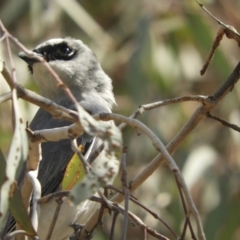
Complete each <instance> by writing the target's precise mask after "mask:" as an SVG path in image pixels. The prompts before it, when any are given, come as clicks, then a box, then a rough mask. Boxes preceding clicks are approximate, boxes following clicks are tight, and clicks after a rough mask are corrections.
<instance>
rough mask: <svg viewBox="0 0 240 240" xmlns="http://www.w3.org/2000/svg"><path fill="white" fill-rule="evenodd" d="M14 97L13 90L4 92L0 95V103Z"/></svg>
mask: <svg viewBox="0 0 240 240" xmlns="http://www.w3.org/2000/svg"><path fill="white" fill-rule="evenodd" d="M11 99H12V92H7V93H3V94H2V95H0V103H3V102H6V101H8V100H11Z"/></svg>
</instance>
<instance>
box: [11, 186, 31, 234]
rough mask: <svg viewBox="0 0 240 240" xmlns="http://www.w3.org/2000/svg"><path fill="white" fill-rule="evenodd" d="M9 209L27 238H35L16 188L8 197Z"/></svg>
mask: <svg viewBox="0 0 240 240" xmlns="http://www.w3.org/2000/svg"><path fill="white" fill-rule="evenodd" d="M9 209H10V212H11V213H12V215H13V217H14V218H15V220H16V221H17V223H18V224H19V226H20V227H21V228H22V229H23V230H25V231H26V232H27V234H28V235H29V236H35V235H36V232H35V230H34V229H33V226H32V224H31V221H30V218H29V216H28V213H27V211H26V208H25V207H24V205H23V202H22V198H21V193H20V190H19V189H18V188H17V187H16V186H15V189H14V190H13V195H10V199H9Z"/></svg>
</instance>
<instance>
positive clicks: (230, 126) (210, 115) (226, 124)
mask: <svg viewBox="0 0 240 240" xmlns="http://www.w3.org/2000/svg"><path fill="white" fill-rule="evenodd" d="M207 117H208V118H212V119H214V120H216V121H218V122H220V123H221V124H222V125H224V126H227V127H229V128H232V129H233V130H235V131H237V132H240V127H239V126H238V125H236V124H232V123H230V122H228V121H226V120H224V119H222V118H219V117H217V116H214V115H212V114H211V113H208V114H207Z"/></svg>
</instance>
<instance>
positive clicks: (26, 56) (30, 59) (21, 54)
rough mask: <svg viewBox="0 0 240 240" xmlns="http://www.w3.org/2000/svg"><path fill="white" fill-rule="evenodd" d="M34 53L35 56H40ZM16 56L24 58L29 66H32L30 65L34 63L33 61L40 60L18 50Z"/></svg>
mask: <svg viewBox="0 0 240 240" xmlns="http://www.w3.org/2000/svg"><path fill="white" fill-rule="evenodd" d="M34 54H35V55H37V56H39V57H42V55H40V54H37V53H34ZM18 56H19V57H20V58H21V59H22V60H24V61H25V62H26V63H27V64H28V65H29V66H31V67H32V65H33V64H34V63H37V62H40V61H39V60H38V59H37V58H34V57H29V56H28V55H27V54H26V53H24V52H20V53H19V54H18Z"/></svg>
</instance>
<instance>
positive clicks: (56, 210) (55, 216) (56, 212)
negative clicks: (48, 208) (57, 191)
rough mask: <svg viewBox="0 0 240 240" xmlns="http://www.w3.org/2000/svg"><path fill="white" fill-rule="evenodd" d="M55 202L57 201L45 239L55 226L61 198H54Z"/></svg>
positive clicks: (48, 239)
mask: <svg viewBox="0 0 240 240" xmlns="http://www.w3.org/2000/svg"><path fill="white" fill-rule="evenodd" d="M56 203H57V206H56V209H55V212H54V215H53V219H52V222H51V224H50V227H49V229H48V234H47V237H46V240H50V239H51V236H52V233H53V230H54V227H55V225H56V222H57V219H58V215H59V212H60V209H61V207H62V203H63V200H62V198H61V197H59V198H56Z"/></svg>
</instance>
